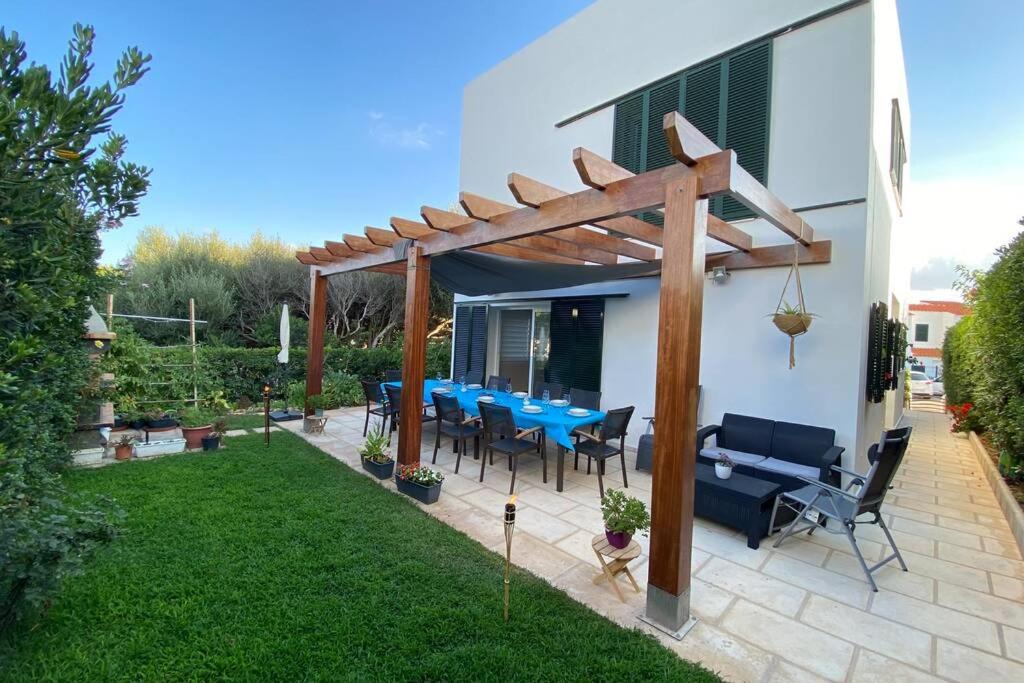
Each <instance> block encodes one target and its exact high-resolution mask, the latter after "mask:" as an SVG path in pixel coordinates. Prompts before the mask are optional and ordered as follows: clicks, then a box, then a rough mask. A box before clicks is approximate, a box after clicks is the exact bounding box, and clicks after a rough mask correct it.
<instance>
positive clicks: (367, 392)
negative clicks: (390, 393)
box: [359, 379, 384, 405]
mask: <svg viewBox="0 0 1024 683" xmlns="http://www.w3.org/2000/svg"><path fill="white" fill-rule="evenodd" d="M359 383H360V384H362V385H363V396H365V397H366V403H367V405H369V404H370V403H383V402H384V397H383V396H382V395H381V392H380V382H377V381H374V380H372V379H361V380H359Z"/></svg>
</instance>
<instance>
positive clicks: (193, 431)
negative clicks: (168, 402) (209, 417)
mask: <svg viewBox="0 0 1024 683" xmlns="http://www.w3.org/2000/svg"><path fill="white" fill-rule="evenodd" d="M212 431H213V425H206V426H205V427H182V428H181V435H182V436H183V437H185V448H187V449H189V450H193V449H196V448H202V447H203V437H205V436H209V435H210V432H212Z"/></svg>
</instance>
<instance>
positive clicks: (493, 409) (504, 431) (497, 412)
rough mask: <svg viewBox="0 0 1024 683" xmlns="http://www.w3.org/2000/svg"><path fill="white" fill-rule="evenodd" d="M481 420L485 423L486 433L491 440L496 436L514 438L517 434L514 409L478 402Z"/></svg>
mask: <svg viewBox="0 0 1024 683" xmlns="http://www.w3.org/2000/svg"><path fill="white" fill-rule="evenodd" d="M477 406H478V407H479V408H480V418H481V419H482V420H483V423H484V431H485V432H486V433H487V435H488V437H489V438H494V437H495V436H499V437H501V436H512V435H514V434H515V433H516V421H515V418H514V417H512V409H511V408H509V407H508V406H501V405H496V404H494V403H484V402H482V401H478V402H477Z"/></svg>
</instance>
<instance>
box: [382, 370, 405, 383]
mask: <svg viewBox="0 0 1024 683" xmlns="http://www.w3.org/2000/svg"><path fill="white" fill-rule="evenodd" d="M384 381H385V382H401V381H402V369H401V368H399V369H397V370H385V371H384Z"/></svg>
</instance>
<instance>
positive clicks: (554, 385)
mask: <svg viewBox="0 0 1024 683" xmlns="http://www.w3.org/2000/svg"><path fill="white" fill-rule="evenodd" d="M545 389H547V391H548V394H549V395H550V396H551V398H553V399H556V398H562V385H561V383H559V382H534V383H533V397H534V398H542V397H543V396H544V390H545Z"/></svg>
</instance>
